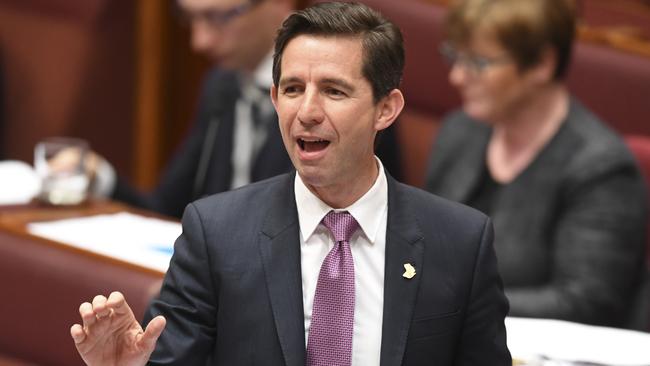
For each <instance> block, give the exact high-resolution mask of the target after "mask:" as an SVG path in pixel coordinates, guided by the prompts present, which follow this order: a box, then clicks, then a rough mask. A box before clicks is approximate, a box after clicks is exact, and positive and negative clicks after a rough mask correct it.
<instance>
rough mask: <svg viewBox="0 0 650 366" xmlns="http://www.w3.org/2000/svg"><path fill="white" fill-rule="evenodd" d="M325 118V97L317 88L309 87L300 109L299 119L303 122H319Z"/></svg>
mask: <svg viewBox="0 0 650 366" xmlns="http://www.w3.org/2000/svg"><path fill="white" fill-rule="evenodd" d="M324 118H325V113H324V111H323V99H322V97H321V95H320V93H319V92H318V90H316V88H307V90H305V94H303V98H302V103H301V104H300V109H299V110H298V120H299V121H300V122H301V123H303V124H318V123H321V122H323V119H324Z"/></svg>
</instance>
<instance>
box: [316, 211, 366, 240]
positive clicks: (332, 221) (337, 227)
mask: <svg viewBox="0 0 650 366" xmlns="http://www.w3.org/2000/svg"><path fill="white" fill-rule="evenodd" d="M323 225H325V227H326V228H328V229H329V231H330V232H331V233H332V235H334V240H336V241H337V242H340V241H347V242H350V238H351V237H352V234H353V233H354V232H355V231H356V230H357V229H358V228H359V223H358V222H357V220H355V219H354V217H353V216H352V215H351V214H350V213H349V212H347V211H344V212H334V211H330V212H328V213H327V215H325V217H324V218H323Z"/></svg>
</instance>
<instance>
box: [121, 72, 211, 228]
mask: <svg viewBox="0 0 650 366" xmlns="http://www.w3.org/2000/svg"><path fill="white" fill-rule="evenodd" d="M220 82H221V80H220V74H219V71H215V72H213V73H212V74H211V75H210V77H208V78H207V79H206V81H205V83H204V87H203V90H202V92H201V97H200V99H199V104H198V109H197V111H196V119H195V121H194V124H193V126H192V129H191V130H190V133H189V134H188V136H187V137H186V138H185V139H184V140H183V142H182V143H181V145H180V147H179V148H178V149H177V150H176V151H175V153H174V155H173V156H172V159H171V161H170V162H169V163H168V164H167V165H166V166H165V170H164V171H163V174H162V176H161V177H160V180H159V182H158V184H157V185H156V188H155V189H154V191H153V192H150V193H145V192H140V191H138V190H137V189H135V188H134V187H132V186H131V185H130V184H129V183H128V182H127V181H126V180H124V178H122V177H118V180H117V184H116V187H115V191H114V192H113V195H112V196H113V198H114V199H117V200H120V201H123V202H126V203H129V204H132V205H135V206H138V207H142V208H146V209H149V210H153V211H156V212H160V213H162V214H165V215H169V216H173V217H180V216H181V214H182V213H183V209H184V208H185V206H186V205H187V204H188V203H190V202H191V201H192V200H194V199H196V198H198V197H194V196H193V188H194V187H193V185H194V181H195V178H196V172H197V170H198V164H199V160H200V156H201V149H202V148H203V144H204V141H205V136H206V133H207V130H208V126H209V124H210V120H211V119H212V118H213V116H214V113H215V112H214V109H215V107H214V104H215V101H219V100H220V96H219V93H220V89H219V83H220Z"/></svg>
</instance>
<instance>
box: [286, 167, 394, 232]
mask: <svg viewBox="0 0 650 366" xmlns="http://www.w3.org/2000/svg"><path fill="white" fill-rule="evenodd" d="M375 160H376V161H377V167H378V168H379V174H378V175H377V179H376V180H375V183H374V184H373V185H372V187H370V189H369V190H368V192H366V193H365V194H364V195H363V196H361V198H359V199H358V200H357V201H356V202H354V203H353V204H352V205H350V206H348V207H346V208H342V209H333V208H332V207H330V206H329V205H327V204H326V203H325V202H323V201H321V200H320V198H318V197H316V195H314V194H313V193H312V192H311V191H310V190H309V188H307V186H306V185H305V183H304V182H303V181H302V178H300V175H299V174H296V179H295V181H294V190H295V194H296V207H297V208H298V222H299V223H300V232H301V233H302V235H303V239H304V240H305V241H307V240H308V239H309V237H311V236H312V235H313V234H314V231H316V228H317V227H318V225H319V224H320V223H321V221H322V220H323V217H325V215H327V213H328V212H330V211H331V210H334V211H348V212H349V213H350V214H351V215H352V217H354V218H355V220H357V222H358V223H359V226H360V227H361V230H362V231H363V233H364V235H365V236H366V238H367V239H368V241H369V242H370V243H374V242H375V239H376V237H377V232H378V231H379V225H380V224H381V219H382V215H378V214H377V213H379V212H383V211H384V210H385V209H386V207H387V206H388V183H387V181H386V174H385V173H384V167H383V165H382V163H381V161H380V160H379V158H377V157H375Z"/></svg>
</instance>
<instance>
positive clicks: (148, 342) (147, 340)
mask: <svg viewBox="0 0 650 366" xmlns="http://www.w3.org/2000/svg"><path fill="white" fill-rule="evenodd" d="M166 324H167V319H165V317H164V316H162V315H158V316H157V317H155V318H153V319H151V321H150V322H149V324H147V328H146V329H145V331H144V334H143V335H142V338H141V339H140V342H141V343H142V346H143V347H144V348H145V349H148V350H153V348H154V346H155V345H156V341H157V340H158V337H160V335H161V334H162V332H163V330H164V329H165V325H166Z"/></svg>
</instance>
